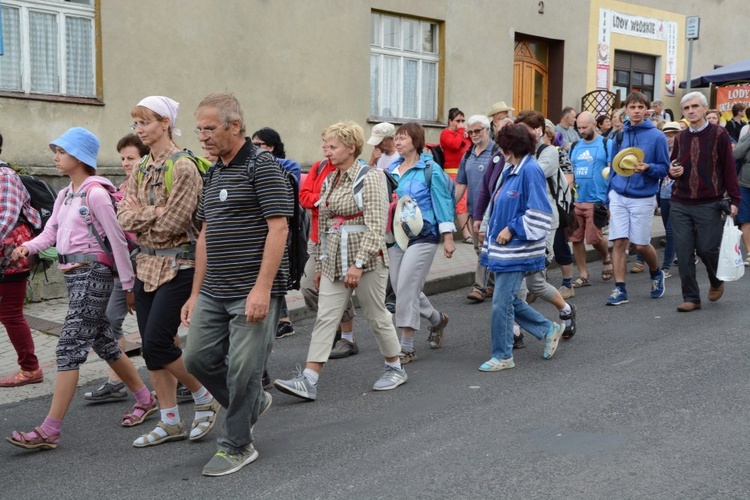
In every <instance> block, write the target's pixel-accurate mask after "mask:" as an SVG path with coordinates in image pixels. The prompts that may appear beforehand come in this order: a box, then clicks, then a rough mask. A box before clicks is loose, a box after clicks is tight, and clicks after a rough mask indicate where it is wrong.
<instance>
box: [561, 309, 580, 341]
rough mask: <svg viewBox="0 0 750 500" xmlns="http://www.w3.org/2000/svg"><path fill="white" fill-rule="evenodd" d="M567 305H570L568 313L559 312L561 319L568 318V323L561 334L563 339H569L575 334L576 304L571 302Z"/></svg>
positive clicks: (565, 319)
mask: <svg viewBox="0 0 750 500" xmlns="http://www.w3.org/2000/svg"><path fill="white" fill-rule="evenodd" d="M568 305H569V306H570V312H569V313H568V314H563V313H560V319H561V320H563V321H567V320H570V325H566V326H565V331H564V332H563V334H562V339H563V340H570V339H572V338H573V335H575V334H576V306H574V305H573V304H568Z"/></svg>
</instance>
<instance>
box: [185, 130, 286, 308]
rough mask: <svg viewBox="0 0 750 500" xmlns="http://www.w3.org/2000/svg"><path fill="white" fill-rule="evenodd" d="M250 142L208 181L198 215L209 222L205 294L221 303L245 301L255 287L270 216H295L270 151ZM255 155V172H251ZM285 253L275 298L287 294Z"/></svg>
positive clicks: (274, 292) (219, 163) (205, 184)
mask: <svg viewBox="0 0 750 500" xmlns="http://www.w3.org/2000/svg"><path fill="white" fill-rule="evenodd" d="M254 150H255V148H254V146H253V145H252V143H251V142H250V139H247V140H246V142H245V145H244V146H243V147H242V149H240V150H239V152H238V153H237V155H236V156H235V157H234V158H233V159H232V160H231V161H230V162H229V164H228V165H224V164H223V162H222V161H221V159H219V160H218V161H217V162H216V166H215V167H214V168H213V169H212V171H211V172H210V174H209V175H208V176H207V177H206V180H205V181H204V184H203V196H202V197H201V202H200V206H199V207H198V214H197V217H198V219H199V220H202V221H205V222H206V257H207V266H206V276H205V278H204V280H203V288H202V289H201V293H203V294H205V295H207V296H209V297H211V298H213V299H217V300H237V299H244V298H245V297H247V294H248V293H249V292H250V290H251V289H252V288H253V286H254V285H255V281H256V280H257V279H258V274H259V272H260V264H261V261H262V260H263V249H264V247H265V244H266V235H267V234H268V225H267V223H266V219H268V218H271V217H291V216H292V215H293V206H292V204H293V201H292V200H293V198H292V191H291V189H292V188H291V186H290V184H289V183H288V182H287V181H286V179H285V178H284V174H283V171H282V169H281V166H280V165H279V163H278V162H277V161H276V158H274V156H273V155H272V154H271V153H269V152H267V151H261V152H258V153H255V152H254ZM256 154H257V156H255V162H254V165H255V166H254V168H252V169H249V168H248V164H249V163H250V158H252V157H253V155H256ZM288 270H289V258H288V255H287V250H286V249H285V250H284V257H283V259H282V261H281V265H280V266H279V270H278V272H277V273H276V277H275V278H274V281H273V288H272V290H271V295H274V296H279V295H285V294H286V291H287V285H288V274H289V272H288Z"/></svg>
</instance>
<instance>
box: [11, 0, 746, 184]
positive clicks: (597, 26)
mask: <svg viewBox="0 0 750 500" xmlns="http://www.w3.org/2000/svg"><path fill="white" fill-rule="evenodd" d="M652 5H653V2H651V1H646V0H632V1H615V0H544V1H536V0H534V1H532V0H411V1H409V2H404V1H403V0H369V1H353V0H248V1H229V0H228V1H222V2H200V1H197V0H160V1H159V2H153V1H149V0H121V1H117V2H115V1H106V2H103V1H101V0H71V1H62V0H0V6H1V7H2V16H3V17H2V27H3V42H4V43H3V50H4V54H3V55H2V56H0V133H2V134H3V136H4V137H5V147H4V148H3V159H4V160H5V161H9V162H11V163H13V164H17V165H19V166H24V167H27V168H29V169H30V170H32V171H33V170H38V171H44V169H45V168H46V169H49V168H50V167H49V166H50V165H51V164H52V159H51V154H50V152H49V149H48V148H47V144H48V142H49V141H50V140H51V139H53V138H55V137H57V136H59V135H60V134H61V133H62V132H63V131H65V130H66V129H67V128H69V127H71V126H84V127H87V128H89V129H91V130H92V131H93V132H95V133H96V134H97V135H98V136H99V138H100V139H101V143H102V147H101V153H100V163H101V164H102V165H103V166H105V167H111V172H113V173H114V172H116V171H117V165H118V160H119V158H118V156H117V152H116V151H115V144H116V143H117V140H118V139H119V138H120V137H122V136H123V135H125V134H127V133H129V132H130V130H129V128H128V126H129V125H130V124H131V123H132V119H131V117H130V111H131V110H132V108H133V106H134V105H135V104H136V103H137V102H138V101H139V100H140V99H141V98H142V97H144V96H147V95H167V96H170V97H172V98H173V99H175V100H177V101H178V102H180V113H179V117H178V121H177V126H178V127H179V128H181V129H182V130H183V132H184V133H183V135H182V136H181V137H176V143H177V144H178V145H179V146H182V147H187V148H190V149H192V150H194V151H196V152H198V151H200V145H199V144H198V142H197V139H196V137H195V136H194V134H193V133H192V130H193V128H194V120H193V111H194V109H195V107H196V106H197V104H198V102H199V101H200V100H201V98H202V97H203V96H205V95H206V94H208V93H210V92H215V91H230V92H232V93H234V94H235V95H236V96H237V97H238V98H239V99H240V101H241V102H242V103H243V105H244V108H245V120H246V122H247V124H248V125H247V128H248V133H252V131H254V130H257V129H259V128H261V127H265V126H271V127H273V128H275V129H276V130H278V131H279V132H280V134H281V136H282V138H283V139H284V142H285V143H286V145H287V148H286V149H287V153H288V156H289V157H291V158H293V159H295V160H297V161H299V162H300V163H302V164H310V163H312V162H313V161H315V160H316V159H317V158H318V157H319V156H320V144H319V137H320V132H321V130H322V129H323V128H324V127H326V126H327V125H329V124H331V123H333V122H335V121H338V120H354V121H356V122H358V123H360V124H362V125H363V126H364V127H365V131H366V132H368V131H369V129H370V128H371V127H372V125H373V124H375V123H377V122H378V121H382V120H389V121H392V122H394V123H401V122H404V121H409V120H420V121H421V122H422V123H424V124H425V125H426V126H427V130H428V140H432V141H436V140H437V136H438V134H439V132H440V130H441V128H442V127H444V126H445V123H446V120H447V112H448V109H449V108H451V107H459V108H461V109H462V110H463V111H464V112H465V113H466V115H467V116H468V115H472V114H476V113H484V112H486V111H487V110H488V109H489V107H490V105H491V104H492V103H494V102H496V101H500V100H504V101H506V102H508V103H511V102H512V103H515V107H516V108H517V109H518V108H534V109H537V110H539V111H541V112H542V113H544V114H545V115H547V116H548V117H550V118H551V119H552V120H553V121H556V120H557V119H558V118H559V114H560V110H561V109H562V108H563V107H565V106H573V107H574V108H576V109H580V108H581V98H582V96H583V95H584V94H586V93H587V92H590V91H593V90H596V89H607V90H611V91H614V92H618V93H620V95H624V93H627V92H628V91H630V90H632V89H638V90H641V91H643V92H645V93H646V94H647V95H649V96H651V97H652V98H660V99H662V100H664V101H665V103H666V107H667V108H671V109H673V110H676V111H678V108H679V98H680V97H681V96H682V95H683V94H684V91H682V90H680V89H679V88H676V83H678V82H679V81H681V80H684V79H685V78H686V76H687V75H686V68H687V57H688V50H687V47H688V44H687V41H686V40H685V22H686V17H687V16H695V15H697V16H701V37H700V40H699V41H697V42H695V52H694V56H693V64H692V68H693V76H695V75H697V74H699V73H701V72H705V71H709V70H711V69H713V68H714V67H715V66H716V65H724V64H729V63H731V62H734V61H735V60H737V59H741V58H743V57H745V56H744V55H742V54H739V53H738V51H736V50H733V49H734V47H735V46H736V45H737V43H739V42H743V41H744V36H743V34H742V33H741V32H740V33H738V34H737V35H734V34H733V31H739V30H732V29H731V26H744V25H746V23H747V21H748V20H750V9H747V8H746V1H745V0H662V1H661V2H659V7H658V8H654V7H652ZM728 19H731V20H732V21H733V22H732V23H731V25H730V23H728V22H727V20H728ZM676 114H679V112H678V113H676ZM365 154H366V155H367V154H369V151H366V152H365ZM104 171H105V172H108V171H110V170H109V169H106V168H105V169H104Z"/></svg>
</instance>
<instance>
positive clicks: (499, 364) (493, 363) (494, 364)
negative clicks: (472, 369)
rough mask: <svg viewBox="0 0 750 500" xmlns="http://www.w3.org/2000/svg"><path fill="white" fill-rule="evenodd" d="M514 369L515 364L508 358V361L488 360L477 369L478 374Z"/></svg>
mask: <svg viewBox="0 0 750 500" xmlns="http://www.w3.org/2000/svg"><path fill="white" fill-rule="evenodd" d="M515 367H516V363H515V362H514V361H513V358H508V359H497V358H490V359H489V360H487V361H485V362H484V363H482V365H481V366H480V367H479V371H480V372H499V371H500V370H509V369H511V368H515Z"/></svg>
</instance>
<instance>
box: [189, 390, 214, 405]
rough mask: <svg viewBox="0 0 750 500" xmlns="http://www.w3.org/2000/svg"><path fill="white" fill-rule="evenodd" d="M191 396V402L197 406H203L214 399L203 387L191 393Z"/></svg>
mask: <svg viewBox="0 0 750 500" xmlns="http://www.w3.org/2000/svg"><path fill="white" fill-rule="evenodd" d="M192 394H193V401H195V404H197V405H205V404H208V403H210V402H211V400H212V399H214V397H213V396H212V395H211V393H210V392H208V389H206V388H205V387H201V388H200V389H198V391H196V392H194V393H192Z"/></svg>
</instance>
